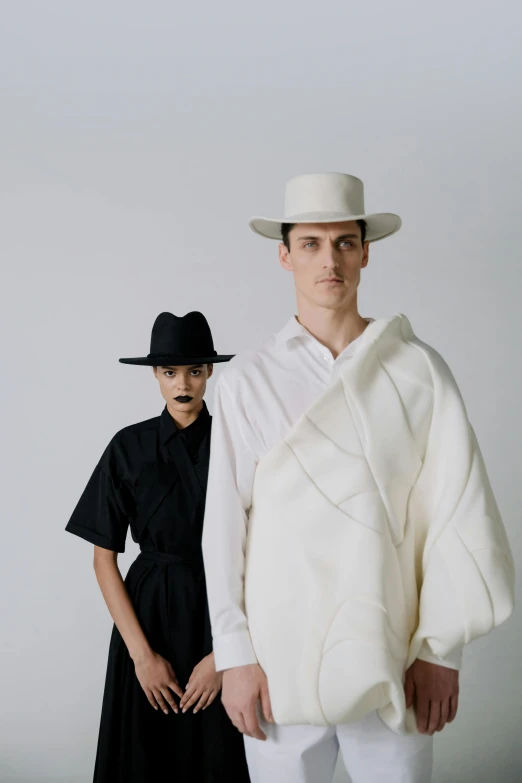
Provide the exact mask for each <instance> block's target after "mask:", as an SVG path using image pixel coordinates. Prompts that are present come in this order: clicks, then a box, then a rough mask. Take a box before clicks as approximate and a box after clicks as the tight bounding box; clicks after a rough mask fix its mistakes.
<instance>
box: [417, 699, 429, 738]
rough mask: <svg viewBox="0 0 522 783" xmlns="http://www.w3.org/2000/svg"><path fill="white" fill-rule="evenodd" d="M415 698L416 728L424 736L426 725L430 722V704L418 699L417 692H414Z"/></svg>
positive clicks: (426, 729) (426, 700) (425, 700)
mask: <svg viewBox="0 0 522 783" xmlns="http://www.w3.org/2000/svg"><path fill="white" fill-rule="evenodd" d="M416 696H417V709H416V712H417V728H418V730H419V732H420V733H421V734H426V732H427V731H428V723H429V720H430V702H429V700H428V699H426V698H424V697H421V698H419V692H418V691H416Z"/></svg>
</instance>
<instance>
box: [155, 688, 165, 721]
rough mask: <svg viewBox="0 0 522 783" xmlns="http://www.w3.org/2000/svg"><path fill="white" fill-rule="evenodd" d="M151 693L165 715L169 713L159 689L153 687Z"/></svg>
mask: <svg viewBox="0 0 522 783" xmlns="http://www.w3.org/2000/svg"><path fill="white" fill-rule="evenodd" d="M152 693H153V694H154V698H155V699H156V701H157V702H158V704H159V706H160V709H162V710H163V712H164V713H165V715H168V714H169V710H168V707H167V702H166V701H165V699H164V698H163V696H162V693H161V691H160V690H159V689H158V688H154V689H153V691H152Z"/></svg>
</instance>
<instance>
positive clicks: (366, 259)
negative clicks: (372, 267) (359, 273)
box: [361, 242, 370, 269]
mask: <svg viewBox="0 0 522 783" xmlns="http://www.w3.org/2000/svg"><path fill="white" fill-rule="evenodd" d="M369 261H370V243H369V242H365V243H364V255H363V260H362V263H361V269H365V267H367V266H368V262H369Z"/></svg>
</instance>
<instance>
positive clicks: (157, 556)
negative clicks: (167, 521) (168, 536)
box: [138, 550, 203, 568]
mask: <svg viewBox="0 0 522 783" xmlns="http://www.w3.org/2000/svg"><path fill="white" fill-rule="evenodd" d="M138 557H140V558H143V559H144V560H150V561H151V562H153V563H158V564H160V565H161V564H164V565H191V566H200V567H201V568H202V567H203V556H202V555H199V556H198V555H193V556H192V557H191V556H189V555H175V554H171V553H170V552H144V551H143V550H142V551H141V552H140V554H139V555H138Z"/></svg>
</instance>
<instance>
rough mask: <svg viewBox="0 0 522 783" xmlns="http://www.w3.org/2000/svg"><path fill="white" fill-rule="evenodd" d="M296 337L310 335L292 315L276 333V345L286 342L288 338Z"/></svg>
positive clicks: (288, 340)
mask: <svg viewBox="0 0 522 783" xmlns="http://www.w3.org/2000/svg"><path fill="white" fill-rule="evenodd" d="M296 337H312V335H311V334H310V332H309V331H308V330H307V329H305V328H304V326H303V325H302V324H300V323H299V321H298V320H297V316H296V315H293V316H292V317H291V318H290V319H289V320H288V321H287V322H286V324H285V325H284V326H283V328H282V329H281V331H280V332H278V333H277V334H276V338H275V339H276V345H278V346H279V345H282V344H283V343H288V342H290V340H293V339H295V338H296Z"/></svg>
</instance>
